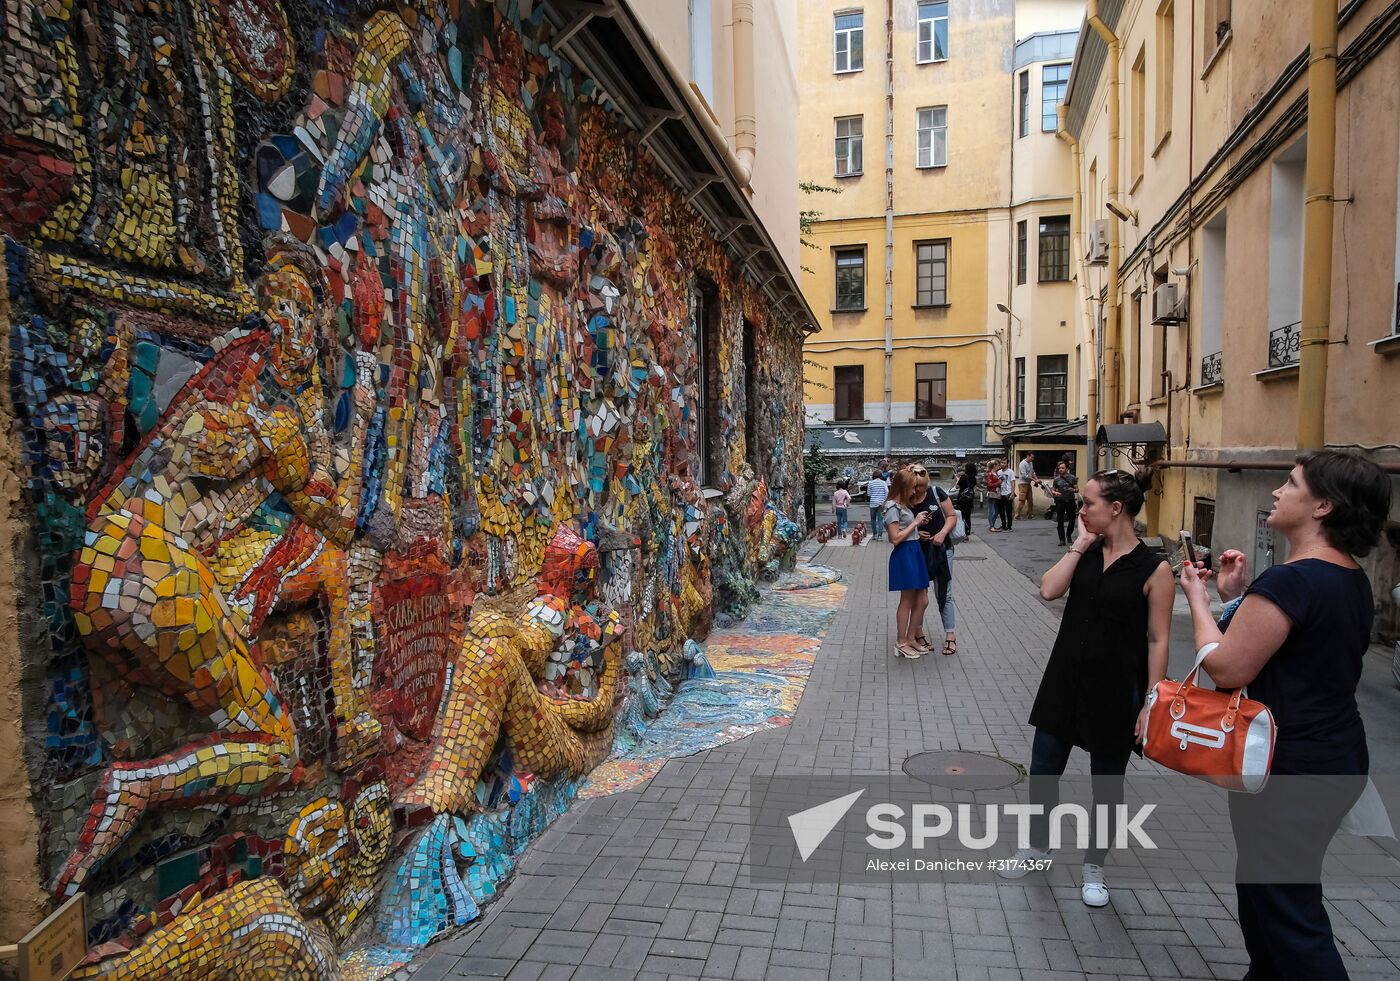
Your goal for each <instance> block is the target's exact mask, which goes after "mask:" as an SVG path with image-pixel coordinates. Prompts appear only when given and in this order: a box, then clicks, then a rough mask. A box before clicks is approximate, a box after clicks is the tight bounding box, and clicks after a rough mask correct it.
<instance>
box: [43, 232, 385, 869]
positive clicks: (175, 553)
mask: <svg viewBox="0 0 1400 981" xmlns="http://www.w3.org/2000/svg"><path fill="white" fill-rule="evenodd" d="M291 255H292V253H290V252H289V253H288V254H287V257H285V259H284V257H282V256H274V259H273V262H272V263H271V264H270V267H269V269H270V271H269V273H268V275H267V277H266V279H265V281H264V283H263V288H262V296H263V306H264V313H265V316H266V318H267V322H268V324H269V325H270V329H269V331H268V332H267V333H266V334H264V333H263V332H261V331H256V332H254V333H252V334H250V335H248V336H247V337H246V338H244V339H242V341H241V342H235V343H234V344H231V345H230V346H229V347H228V348H226V349H225V353H224V355H223V357H221V358H220V359H218V360H216V361H214V362H211V363H210V364H209V365H207V366H206V367H205V369H204V370H203V371H201V372H200V374H199V375H197V376H196V377H195V378H194V379H192V380H191V381H190V382H189V383H188V385H187V386H186V389H185V391H184V392H183V393H182V396H181V397H178V398H177V400H176V403H175V404H174V405H173V406H172V407H171V409H170V410H168V413H167V416H166V418H165V419H164V420H163V421H162V423H161V424H160V425H159V426H157V427H156V428H155V429H153V430H152V431H151V433H150V434H148V436H147V438H146V440H145V442H144V444H143V445H142V446H141V447H140V448H139V450H138V451H137V453H136V454H135V456H134V458H133V459H132V461H131V462H130V464H129V465H128V466H126V467H124V468H123V469H122V470H119V471H118V473H117V474H116V475H115V476H114V477H113V478H112V479H111V480H110V481H109V483H108V485H107V487H106V488H104V489H103V491H102V492H100V493H99V494H98V495H97V497H96V498H95V499H94V500H93V502H92V504H91V505H90V506H89V508H88V513H89V516H90V523H89V525H88V529H87V533H86V535H85V537H84V544H83V548H82V550H81V552H80V554H79V555H78V556H77V559H76V563H75V571H74V576H73V586H72V595H71V603H72V607H73V611H74V618H75V620H76V623H77V626H78V632H79V634H80V635H81V636H82V637H83V639H84V641H85V643H86V645H87V647H88V650H89V651H90V652H91V653H92V654H93V655H94V656H97V657H101V658H103V659H105V660H106V661H107V662H108V664H109V665H110V666H111V667H112V668H113V669H114V670H115V672H116V674H117V676H118V677H119V678H120V679H122V680H123V681H125V682H126V683H127V684H130V685H133V686H149V687H152V688H155V689H157V690H158V691H160V692H161V693H162V694H164V695H166V696H168V697H170V698H174V699H181V700H184V701H185V702H186V703H187V704H188V705H189V706H190V707H191V708H192V709H194V710H195V711H196V712H198V713H199V714H201V715H203V716H205V717H206V718H207V719H208V720H209V722H210V724H211V725H212V726H213V729H214V733H215V734H214V735H213V736H211V737H209V738H205V739H200V740H197V741H195V742H193V743H191V744H189V745H187V746H185V747H183V748H181V749H178V750H176V751H174V752H173V753H170V754H168V755H166V756H163V757H160V758H158V759H154V760H143V761H132V762H120V763H114V764H112V765H111V766H110V767H109V768H108V769H107V772H106V773H105V774H104V776H103V778H102V780H101V782H100V784H99V789H98V792H97V795H96V799H95V800H94V802H93V806H92V811H91V813H90V814H89V816H88V819H87V822H86V824H85V825H84V826H83V829H82V832H81V834H80V835H79V840H78V844H77V847H76V848H75V849H74V851H73V854H72V855H71V856H70V858H69V860H68V862H67V863H66V865H65V867H64V869H63V871H62V873H61V874H60V875H59V878H58V881H57V883H56V884H55V892H56V893H57V894H59V895H70V894H72V893H73V892H75V891H77V889H79V888H80V887H81V885H82V882H83V880H84V879H85V878H86V876H87V874H88V873H89V872H90V871H91V870H92V869H93V868H94V867H95V866H96V865H97V864H98V863H99V862H101V861H102V859H103V858H104V857H105V856H106V855H107V854H109V853H110V852H111V851H112V849H113V848H115V847H116V846H117V845H118V844H120V843H121V841H122V840H123V839H124V838H125V837H126V835H127V834H128V833H129V832H130V831H131V829H132V827H133V826H134V825H135V823H136V822H137V821H138V820H139V819H140V816H141V814H142V812H143V811H145V810H146V809H148V808H151V807H159V806H163V805H167V804H172V803H179V804H183V805H186V806H188V805H192V804H201V803H208V802H212V801H220V800H223V801H236V800H239V799H247V798H249V797H254V796H257V795H259V794H263V793H266V792H268V791H269V790H273V789H277V788H281V787H285V786H287V785H289V784H291V783H294V782H295V781H296V780H297V778H298V776H299V774H300V767H299V760H298V750H297V736H296V731H295V729H294V727H293V724H292V721H291V719H290V718H289V716H288V714H287V712H286V711H285V708H284V705H283V702H282V698H281V696H280V694H279V692H278V688H277V685H276V683H275V682H274V680H273V678H272V675H271V674H270V672H269V671H268V670H267V668H266V667H265V666H264V665H263V664H262V662H261V659H260V658H259V656H258V654H257V651H256V644H255V643H254V642H253V641H252V640H250V638H252V637H256V630H257V627H258V626H259V625H260V622H261V620H262V619H263V618H265V617H266V615H267V613H268V612H270V610H271V608H272V606H273V603H274V602H275V599H276V597H277V594H278V592H279V589H280V586H281V584H282V583H283V582H284V579H285V580H286V581H288V582H289V584H290V585H292V586H294V587H295V586H296V585H298V576H299V574H301V573H303V572H304V570H306V569H307V568H308V567H310V566H312V565H314V564H316V563H317V560H318V558H319V557H320V553H321V551H322V550H323V549H324V548H325V547H326V546H327V543H328V542H329V543H334V544H338V545H344V544H347V543H348V542H349V540H350V536H351V535H352V534H353V531H354V519H355V513H356V509H355V504H356V501H355V498H354V496H353V495H354V493H355V484H356V482H357V479H358V475H357V473H356V472H355V470H354V468H353V467H352V468H351V472H349V473H346V474H344V475H341V477H340V479H339V480H337V479H336V476H335V475H334V474H332V473H331V471H330V460H329V459H328V457H329V455H330V454H329V436H328V434H327V433H326V432H325V425H324V421H325V406H324V404H323V403H322V400H321V387H320V382H319V378H318V372H317V363H316V354H317V330H318V328H317V323H318V299H317V291H316V290H315V289H314V287H313V281H314V273H313V272H311V271H309V270H308V269H306V268H304V267H303V266H301V265H298V264H297V263H296V262H294V261H292V259H291V258H290V256H291ZM262 345H266V347H265V349H266V350H268V351H269V352H270V353H269V356H267V357H266V358H265V357H264V356H263V355H261V354H260V353H259V348H260V347H261V346H262ZM371 398H372V396H370V395H369V393H368V392H365V391H363V390H362V391H361V393H360V400H361V403H362V406H363V405H366V403H367V402H368V401H369V400H370V399H371ZM366 407H367V406H366ZM365 414H366V413H364V412H363V411H362V412H361V416H362V417H363V416H364V415H365ZM330 564H331V565H332V567H334V566H335V565H336V563H335V562H333V561H332V562H331V563H330ZM240 601H245V602H244V603H240ZM348 688H349V686H348V685H346V686H343V689H344V691H343V692H342V693H343V694H348ZM352 725H358V726H361V727H362V730H370V734H371V737H372V736H373V732H372V728H373V727H372V722H371V721H370V720H368V719H367V718H366V717H364V716H363V715H359V716H358V717H357V718H356V719H355V720H353V722H352ZM347 734H349V730H348V727H347ZM347 752H353V750H348V749H347Z"/></svg>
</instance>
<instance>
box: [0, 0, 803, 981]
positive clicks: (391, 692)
mask: <svg viewBox="0 0 1400 981" xmlns="http://www.w3.org/2000/svg"><path fill="white" fill-rule="evenodd" d="M524 6H525V9H526V10H529V9H531V7H530V5H524ZM5 11H6V18H5V23H6V25H7V29H8V30H9V32H10V38H9V40H10V43H11V46H12V50H13V51H14V52H15V55H14V58H15V66H16V67H15V68H14V70H9V71H7V73H6V76H5V78H4V79H3V80H0V125H3V131H0V136H3V144H0V147H3V149H0V165H2V166H0V182H2V183H3V186H2V187H0V192H3V193H2V194H0V198H3V199H4V200H3V203H2V204H0V222H3V230H4V233H5V239H4V246H5V259H6V268H7V270H8V275H9V282H8V287H9V288H8V291H7V292H8V296H9V298H10V306H11V309H10V315H9V316H8V317H7V318H6V327H7V334H8V347H9V352H8V354H9V359H10V362H9V368H10V370H9V372H8V373H7V374H8V381H9V394H10V397H11V404H12V407H13V411H14V412H15V413H16V415H17V417H18V424H17V427H16V428H17V431H18V433H19V434H20V437H21V439H22V449H23V452H24V459H23V460H22V461H20V466H18V467H16V468H15V470H14V473H15V477H14V478H9V479H14V480H17V481H22V482H23V487H24V489H25V491H26V495H27V497H26V499H24V500H23V503H24V506H25V507H26V508H27V509H29V510H30V511H32V514H33V515H34V517H33V528H32V531H31V530H30V529H16V533H17V534H18V533H21V532H23V533H25V534H32V535H33V537H34V538H35V539H36V540H37V543H38V554H37V556H36V557H35V559H34V560H33V562H32V563H31V564H32V565H33V566H34V574H35V575H34V579H33V581H27V580H25V579H24V578H23V575H24V566H23V565H21V564H19V563H9V562H7V563H5V565H6V568H5V570H4V573H3V574H4V575H7V576H11V577H14V578H15V581H11V582H8V583H7V582H3V581H0V597H4V600H5V601H6V602H9V603H15V604H17V605H18V606H19V607H21V608H23V609H27V610H28V611H29V614H30V615H31V616H35V617H38V616H39V615H42V618H43V619H42V623H43V627H44V631H43V632H44V633H46V634H47V636H40V637H37V638H34V639H33V642H31V643H28V644H26V643H23V639H24V634H23V631H17V630H10V631H7V633H6V639H5V641H4V642H3V644H5V645H11V646H0V659H3V658H9V659H10V660H12V661H15V660H17V661H18V662H22V663H16V664H13V665H11V664H9V663H7V662H5V661H3V660H0V666H3V667H13V668H14V670H11V671H7V672H6V673H5V678H6V679H7V680H6V684H7V686H9V687H7V688H6V690H5V691H4V692H3V694H0V698H4V699H6V701H5V702H4V703H0V704H3V705H10V703H11V702H14V701H15V699H16V692H15V690H14V681H13V680H11V679H16V678H19V677H20V676H21V675H22V674H25V673H27V674H28V676H32V677H34V678H36V679H37V680H38V681H40V682H41V685H39V687H40V688H42V691H37V692H36V697H35V698H32V699H30V700H28V701H26V704H25V705H24V708H23V711H18V710H16V711H14V712H8V713H0V714H3V716H4V718H5V719H6V720H9V719H16V718H22V719H23V720H24V727H25V729H24V731H25V732H26V733H29V734H30V735H29V736H28V737H27V738H26V740H25V746H24V747H23V748H24V750H25V752H23V753H21V752H18V751H14V750H17V749H18V748H19V747H18V745H17V742H18V740H17V737H16V735H15V730H13V729H10V728H3V729H0V755H3V756H4V757H5V759H6V764H5V765H6V766H16V765H19V762H20V761H21V760H24V759H25V758H26V756H27V758H28V759H30V760H32V761H34V762H36V763H37V764H38V766H37V772H32V773H30V774H29V775H28V779H27V780H26V779H24V774H23V773H22V772H20V773H16V774H14V776H15V779H14V780H13V781H12V782H8V783H6V786H7V788H8V787H13V788H15V789H16V794H15V796H14V797H13V798H11V799H10V800H8V802H7V803H6V805H5V814H4V816H3V817H0V820H2V821H4V822H7V823H5V824H3V825H0V828H4V829H6V830H8V829H11V828H13V829H14V830H15V834H14V835H12V836H7V842H6V846H7V851H6V852H4V857H3V860H4V861H5V862H7V863H11V862H13V863H15V864H17V865H18V866H21V869H20V870H19V871H17V872H16V873H15V874H16V875H17V876H18V877H19V878H20V879H21V880H23V879H24V878H25V876H26V875H27V877H28V881H29V884H30V885H29V888H30V895H31V897H32V893H33V886H34V882H35V881H36V880H41V881H42V882H43V883H44V885H45V887H46V889H48V890H49V891H50V892H51V893H52V894H53V895H54V896H55V897H60V898H61V897H62V896H65V895H71V894H73V893H75V892H77V891H80V890H81V891H83V892H86V893H87V895H88V898H89V924H90V933H91V940H92V942H93V944H94V959H95V960H100V961H101V963H98V964H95V965H94V966H92V967H91V968H89V969H88V970H87V976H108V977H119V978H138V977H146V976H150V975H151V974H152V973H153V972H157V971H160V972H165V971H170V972H171V974H172V976H179V977H216V976H239V977H245V976H251V974H252V973H256V972H265V973H267V974H269V976H279V977H282V976H285V977H335V976H340V975H341V974H342V972H344V973H348V974H350V975H353V976H356V977H371V976H379V974H380V973H382V970H383V969H385V968H386V965H391V964H393V963H397V961H398V960H399V959H401V957H400V955H401V953H402V952H403V951H406V950H411V949H412V948H414V947H416V946H419V945H421V944H423V943H426V942H427V941H428V940H429V939H431V938H432V937H433V936H435V935H437V934H438V933H440V932H441V931H442V930H444V929H446V928H448V927H451V926H453V925H459V924H461V923H465V922H467V921H469V920H470V919H472V918H473V917H475V915H476V911H477V904H478V903H480V902H482V901H483V900H484V899H486V898H488V897H489V896H490V894H491V892H492V890H493V889H494V887H495V884H496V883H499V882H500V881H501V880H502V879H503V878H504V877H505V876H506V875H508V874H509V871H510V868H511V862H512V858H513V856H514V855H515V854H518V852H519V850H520V849H521V848H523V847H524V844H525V843H526V842H527V841H528V840H529V839H530V837H531V836H532V835H533V834H535V833H537V832H538V830H539V828H540V827H542V825H543V824H544V823H546V822H547V821H548V820H549V819H550V818H551V817H552V816H553V815H555V814H557V813H558V812H559V811H560V810H561V809H562V808H563V807H565V806H567V803H568V800H569V799H570V797H571V794H572V787H573V781H575V780H576V779H577V778H578V777H580V776H581V775H582V774H583V773H584V772H586V771H587V770H588V769H589V768H590V767H591V766H593V765H594V764H596V763H597V762H598V761H599V760H600V759H602V758H603V756H605V755H606V754H607V752H608V750H609V747H610V745H611V738H612V726H613V721H614V719H615V718H616V717H617V714H618V712H619V711H621V710H622V708H623V706H622V703H623V701H624V699H625V697H626V691H627V686H626V685H624V684H623V681H622V679H623V668H622V662H623V657H624V655H625V654H626V653H627V652H629V651H637V652H640V655H639V657H640V660H639V661H637V663H638V664H640V665H642V667H641V668H640V670H643V671H649V672H651V673H655V672H660V673H663V674H664V673H666V672H668V671H674V670H675V669H676V668H677V667H678V666H679V663H680V658H679V648H680V645H681V644H682V642H683V641H684V640H685V638H686V637H687V636H690V635H694V634H697V633H703V632H704V631H705V630H706V629H707V627H708V624H709V622H710V620H711V618H712V617H713V616H715V615H717V614H721V613H723V614H740V613H742V612H743V611H744V610H745V609H746V607H747V604H748V603H749V602H750V601H751V599H752V597H753V594H754V587H753V583H754V580H755V579H756V578H758V576H759V575H760V574H762V573H763V572H765V571H772V570H774V569H776V568H777V567H778V565H779V564H780V563H781V562H782V561H784V559H785V552H787V551H788V550H789V546H790V544H791V543H792V542H793V541H794V539H795V537H796V534H797V529H796V526H795V525H793V524H792V523H791V522H790V521H788V520H787V519H786V518H785V517H784V516H783V513H784V512H791V511H793V510H795V509H794V507H793V504H794V499H795V496H796V495H797V493H798V492H799V491H800V484H799V472H800V459H799V458H798V456H797V454H798V453H799V452H800V448H801V426H802V413H801V411H800V402H801V391H800V381H799V379H800V371H801V367H800V361H801V357H800V351H801V338H800V335H799V334H798V332H797V331H796V330H795V329H794V327H793V326H792V325H791V324H788V323H783V322H778V321H776V320H774V319H773V318H771V317H770V316H769V315H768V311H767V309H766V308H765V306H764V304H763V302H762V294H761V293H760V292H759V291H758V290H757V289H755V288H753V286H752V284H750V283H748V282H747V281H746V280H745V279H744V278H743V276H742V274H741V272H740V270H739V269H738V268H737V266H736V264H735V263H734V262H733V261H732V260H731V257H730V256H729V254H728V253H726V251H725V249H724V247H722V246H721V245H719V244H718V243H716V242H715V241H714V239H713V237H712V235H711V232H710V230H709V227H708V226H707V225H706V224H705V223H704V222H703V221H702V220H701V219H700V218H699V217H698V216H697V215H696V214H695V212H693V211H692V210H691V208H690V207H689V206H688V205H687V204H686V203H685V201H684V200H683V198H682V196H681V195H680V194H679V193H678V192H677V191H676V190H675V189H674V188H672V187H670V186H669V185H668V183H667V181H666V179H665V178H664V176H663V175H662V172H661V171H660V169H659V168H658V167H656V166H655V165H654V163H653V162H652V160H651V159H650V158H649V157H648V155H647V153H646V152H645V151H643V150H641V149H639V148H638V146H637V144H636V142H635V139H634V134H632V133H631V132H629V131H627V130H626V129H625V128H624V127H623V125H622V124H621V123H619V122H618V118H619V117H618V116H617V115H615V114H614V113H613V112H612V111H611V109H610V107H609V105H608V104H607V103H606V102H605V101H604V100H603V98H602V97H601V96H599V95H597V94H596V93H595V91H594V89H593V85H592V83H591V82H590V81H589V80H587V79H585V78H583V77H582V76H581V75H580V74H579V72H578V71H577V70H576V69H575V68H574V67H573V66H571V65H569V64H567V63H565V62H563V61H561V60H560V58H559V57H558V56H557V55H556V54H555V53H554V52H553V51H552V49H551V48H550V47H549V38H548V36H547V30H548V28H547V27H544V26H542V25H543V19H542V17H540V16H539V14H538V12H536V14H535V16H533V17H527V18H526V19H524V20H523V21H522V20H521V17H520V12H519V11H520V6H519V5H517V4H515V3H510V4H505V3H502V4H500V5H492V4H489V3H471V2H466V0H461V2H458V0H445V2H442V3H434V2H423V3H418V4H413V5H405V6H401V7H395V6H370V5H362V4H359V3H354V2H350V0H283V2H279V0H190V2H185V0H178V2H177V0H157V2H155V3H144V2H142V3H137V2H135V0H5ZM792 217H793V220H794V221H795V218H796V216H795V215H793V216H792ZM702 474H705V475H706V476H707V482H708V483H710V484H712V485H714V486H717V487H718V488H719V489H720V490H721V491H723V492H724V496H722V497H720V498H717V499H713V500H707V499H706V497H705V496H704V495H703V494H702V491H701V487H700V484H699V480H700V478H701V475H702ZM19 486H20V485H19V484H16V485H15V489H16V490H18V488H19ZM7 489H9V488H8V487H7ZM11 496H12V497H14V498H15V500H16V501H17V502H18V501H19V498H18V497H17V496H16V495H11ZM8 499H9V498H7V500H8ZM5 518H6V516H5V515H0V522H3V521H4V520H5ZM11 527H14V525H13V523H11V524H9V525H5V524H3V523H0V528H11ZM7 625H8V624H7ZM16 635H18V636H19V637H20V640H21V643H20V644H19V646H18V652H19V653H20V655H21V656H20V657H19V658H16V656H15V655H16V649H15V647H14V646H13V645H14V638H15V637H16ZM11 707H15V706H11ZM0 725H3V726H10V725H12V723H10V722H8V721H6V722H4V723H0ZM5 740H10V741H11V742H10V743H6V742H5ZM24 787H27V788H28V795H26V794H25V793H24V792H22V791H20V790H19V788H24ZM26 808H29V809H30V811H29V814H30V816H29V817H26V813H25V809H26ZM35 810H37V812H38V813H39V815H40V818H41V822H42V837H41V841H40V842H39V843H38V844H37V847H36V843H35V835H34V833H33V830H32V829H33V819H32V814H33V812H34V811H35ZM473 815H475V816H473ZM26 826H27V827H29V828H30V829H31V830H30V833H29V835H28V838H27V839H26V838H25V837H24V828H25V827H26ZM25 855H27V856H28V858H27V861H26V860H22V859H23V856H25ZM26 865H27V870H26V869H25V868H23V867H24V866H26ZM8 871H9V870H8V865H7V867H6V872H7V874H8ZM34 906H35V904H34V903H33V902H32V898H31V901H30V902H29V904H28V909H27V910H23V909H22V910H20V912H19V918H20V919H25V918H28V919H32V918H33V916H34V915H36V914H37V910H36V909H35V908H34ZM12 908H13V907H12V904H10V903H7V904H6V910H7V913H9V912H10V910H11V909H12ZM229 972H232V973H229ZM240 972H242V973H240Z"/></svg>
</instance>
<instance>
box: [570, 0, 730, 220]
mask: <svg viewBox="0 0 1400 981" xmlns="http://www.w3.org/2000/svg"><path fill="white" fill-rule="evenodd" d="M733 3H734V8H735V9H734V16H735V17H736V18H737V17H738V16H740V14H739V10H738V8H739V7H740V5H743V6H746V7H747V8H748V11H747V15H748V19H747V20H746V21H744V22H743V26H742V27H741V26H740V23H739V21H738V20H735V22H734V115H735V133H734V142H735V143H736V144H738V145H739V146H740V148H741V152H743V153H744V155H743V156H742V157H741V156H740V155H739V154H736V153H735V152H734V147H731V146H730V145H729V140H728V138H726V137H725V135H724V132H723V130H721V129H720V126H719V123H718V122H717V121H716V120H715V115H714V110H713V109H711V108H710V107H709V106H708V105H706V104H705V100H704V99H702V98H700V96H698V95H696V94H695V89H694V88H692V87H691V84H690V73H689V72H688V71H683V70H681V69H680V68H679V67H677V66H676V63H675V62H674V61H672V60H671V56H670V55H668V54H667V53H666V49H665V48H663V47H662V46H661V44H660V43H659V42H658V41H657V40H656V38H655V36H654V35H653V34H652V33H651V31H650V30H649V29H648V28H647V26H646V25H645V24H643V23H642V22H641V20H640V19H637V18H634V19H633V24H634V26H635V28H636V30H637V33H638V34H639V35H640V36H641V37H642V38H643V39H645V40H646V42H647V45H648V47H650V49H651V53H652V54H653V55H654V56H655V57H656V60H657V62H659V63H660V65H661V67H662V68H664V69H665V70H666V72H667V73H668V74H669V75H670V76H671V79H672V81H674V83H675V87H676V90H677V91H679V92H680V94H681V96H682V97H683V98H684V99H685V103H686V105H687V106H689V108H690V112H691V115H692V116H694V117H695V118H696V119H698V120H699V121H700V128H701V129H703V130H704V131H705V135H706V136H708V137H709V138H710V144H711V145H712V146H713V147H714V148H715V152H716V153H718V154H719V155H720V157H721V158H723V160H724V166H725V169H726V170H728V171H729V176H731V177H733V178H734V180H735V181H736V182H737V183H738V184H739V186H740V187H741V188H743V189H744V190H745V191H748V192H749V193H750V194H752V193H753V184H752V181H753V161H754V156H755V154H756V150H755V147H756V141H755V138H754V129H755V122H754V111H753V104H754V101H753V2H752V0H733ZM617 13H618V7H617V4H616V3H610V4H609V5H608V6H606V7H604V8H602V9H601V10H599V11H598V12H596V13H592V12H590V14H591V16H594V17H613V16H615V15H616V14H617ZM585 16H588V15H585ZM561 47H562V45H561ZM741 48H743V50H744V51H746V52H747V54H746V56H745V57H746V59H747V60H746V61H745V63H744V64H742V65H741V64H740V63H739V59H740V55H741V50H740V49H741ZM741 110H747V113H746V115H747V121H748V122H747V128H745V127H744V124H743V121H742V118H741V117H740V112H741Z"/></svg>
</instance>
